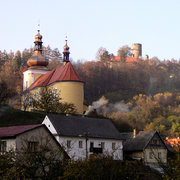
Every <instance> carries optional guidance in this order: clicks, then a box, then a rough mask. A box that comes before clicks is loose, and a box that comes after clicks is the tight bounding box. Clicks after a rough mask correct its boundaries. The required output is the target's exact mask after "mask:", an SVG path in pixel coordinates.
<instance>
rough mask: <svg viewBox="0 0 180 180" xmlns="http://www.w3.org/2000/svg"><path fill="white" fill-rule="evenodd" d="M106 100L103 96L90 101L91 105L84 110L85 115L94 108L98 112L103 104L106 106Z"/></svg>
mask: <svg viewBox="0 0 180 180" xmlns="http://www.w3.org/2000/svg"><path fill="white" fill-rule="evenodd" d="M108 102H109V101H108V100H107V99H104V98H100V99H99V100H98V101H94V102H93V103H92V105H89V106H88V110H87V111H86V112H85V115H88V114H89V113H91V112H93V111H94V110H96V111H97V112H98V110H101V109H103V107H104V106H106V105H107V104H108Z"/></svg>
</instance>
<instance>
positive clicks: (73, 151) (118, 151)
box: [42, 116, 123, 160]
mask: <svg viewBox="0 0 180 180" xmlns="http://www.w3.org/2000/svg"><path fill="white" fill-rule="evenodd" d="M42 124H45V125H46V126H47V128H48V129H49V130H50V131H51V133H52V134H53V135H54V136H55V137H56V139H57V141H58V142H59V143H60V144H61V146H62V147H63V148H64V149H65V151H66V152H67V153H68V155H69V156H70V158H72V159H74V160H82V159H85V158H86V142H87V152H88V156H89V155H90V154H92V153H91V152H90V142H94V147H99V148H100V147H101V146H100V144H101V142H104V143H105V147H104V149H103V154H105V155H111V156H113V158H114V159H119V160H123V150H122V149H123V145H122V140H115V139H100V138H89V137H83V136H82V135H81V134H80V135H79V137H65V136H58V134H57V131H56V130H55V128H54V126H53V125H52V123H51V122H50V120H49V119H48V117H47V116H46V117H45V119H44V121H43V122H42ZM67 141H71V148H67ZM79 141H82V148H79ZM112 143H116V146H115V149H112Z"/></svg>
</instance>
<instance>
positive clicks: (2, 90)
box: [0, 77, 16, 104]
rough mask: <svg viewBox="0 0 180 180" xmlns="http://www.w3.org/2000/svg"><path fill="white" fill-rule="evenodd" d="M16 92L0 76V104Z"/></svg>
mask: <svg viewBox="0 0 180 180" xmlns="http://www.w3.org/2000/svg"><path fill="white" fill-rule="evenodd" d="M15 94H16V92H15V90H14V89H10V88H9V87H8V85H7V83H6V82H5V81H4V80H2V79H1V77H0V104H4V103H6V102H7V100H8V99H9V98H11V97H13V96H14V95H15Z"/></svg>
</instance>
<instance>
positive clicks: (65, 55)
mask: <svg viewBox="0 0 180 180" xmlns="http://www.w3.org/2000/svg"><path fill="white" fill-rule="evenodd" d="M65 41H66V44H65V46H64V51H63V62H69V54H70V52H69V46H68V45H67V39H66V40H65Z"/></svg>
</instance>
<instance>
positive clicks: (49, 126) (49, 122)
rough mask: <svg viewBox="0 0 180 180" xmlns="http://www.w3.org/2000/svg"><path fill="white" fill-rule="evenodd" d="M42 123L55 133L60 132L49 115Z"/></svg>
mask: <svg viewBox="0 0 180 180" xmlns="http://www.w3.org/2000/svg"><path fill="white" fill-rule="evenodd" d="M42 124H45V125H46V127H47V128H48V129H49V131H50V132H51V133H52V134H53V135H56V134H58V133H57V131H56V129H55V128H54V126H53V124H52V123H51V121H50V120H49V118H48V116H46V117H45V118H44V120H43V122H42Z"/></svg>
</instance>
